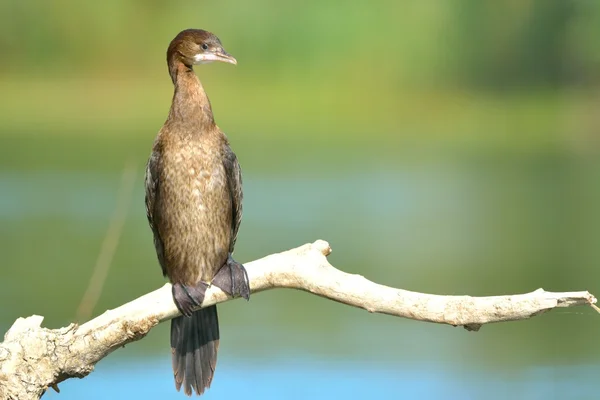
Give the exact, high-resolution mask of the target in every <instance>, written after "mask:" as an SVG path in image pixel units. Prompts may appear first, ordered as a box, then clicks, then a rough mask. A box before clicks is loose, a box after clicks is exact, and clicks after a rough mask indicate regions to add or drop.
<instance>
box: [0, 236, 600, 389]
mask: <svg viewBox="0 0 600 400" xmlns="http://www.w3.org/2000/svg"><path fill="white" fill-rule="evenodd" d="M330 252H331V249H330V247H329V244H328V243H327V242H324V241H322V240H318V241H316V242H315V243H313V244H306V245H304V246H301V247H298V248H296V249H292V250H289V251H285V252H283V253H278V254H273V255H270V256H267V257H265V258H262V259H260V260H257V261H253V262H250V263H247V264H245V267H246V269H247V271H248V277H249V279H250V287H251V291H252V293H257V292H261V291H263V290H268V289H273V288H293V289H300V290H304V291H306V292H310V293H313V294H316V295H318V296H321V297H325V298H328V299H331V300H335V301H338V302H340V303H343V304H348V305H351V306H354V307H359V308H363V309H365V310H367V311H369V312H377V313H383V314H389V315H394V316H398V317H404V318H410V319H415V320H419V321H428V322H436V323H441V324H449V325H453V326H459V325H461V326H464V327H465V328H467V329H468V330H478V329H479V328H480V327H481V325H483V324H487V323H491V322H501V321H513V320H519V319H527V318H530V317H533V316H535V315H538V314H541V313H544V312H546V311H549V310H552V309H553V308H556V307H572V306H577V305H590V304H594V303H595V302H596V299H595V297H594V296H592V295H591V294H590V293H589V292H585V291H583V292H566V293H552V292H546V291H544V290H543V289H538V290H536V291H534V292H531V293H527V294H518V295H509V296H493V297H471V296H438V295H431V294H424V293H417V292H409V291H406V290H401V289H395V288H391V287H388V286H383V285H378V284H376V283H373V282H371V281H369V280H367V279H365V278H364V277H362V276H360V275H351V274H347V273H344V272H342V271H340V270H337V269H336V268H334V267H333V266H332V265H331V264H329V262H328V261H327V258H326V256H327V255H329V253H330ZM228 300H231V298H230V297H228V296H227V295H226V294H225V293H224V292H222V291H221V290H220V289H218V288H216V287H214V286H213V287H211V288H210V289H209V290H208V291H207V293H206V298H205V301H204V303H203V305H202V306H203V307H206V306H210V305H213V304H217V303H222V302H225V301H228ZM178 315H180V314H179V311H178V310H177V308H176V307H175V304H174V303H173V300H172V295H171V285H170V284H166V285H164V286H163V287H162V288H160V289H158V290H155V291H153V292H151V293H148V294H146V295H144V296H142V297H140V298H138V299H136V300H133V301H131V302H129V303H127V304H125V305H123V306H121V307H119V308H116V309H114V310H108V311H106V312H105V313H104V314H102V315H100V316H98V317H96V318H94V319H93V320H91V321H89V322H87V323H85V324H83V325H81V326H77V325H75V324H71V325H70V326H68V327H66V328H61V329H55V330H50V329H46V328H41V327H40V325H41V323H42V320H43V318H42V317H39V316H32V317H29V318H26V319H23V318H19V319H18V320H17V321H16V322H15V323H14V324H13V326H12V327H11V328H10V330H9V331H8V332H7V333H6V335H5V337H4V342H3V343H0V399H21V400H26V399H38V398H40V396H41V395H42V394H43V393H44V391H45V390H46V389H47V388H48V387H55V388H56V385H57V384H58V383H60V382H62V381H63V380H65V379H68V378H71V377H84V376H86V375H87V374H89V373H90V372H91V371H92V370H93V369H94V365H95V364H96V363H97V362H98V361H100V360H101V359H102V358H104V357H106V356H107V355H108V354H109V353H111V352H112V351H113V350H116V349H118V348H120V347H122V346H123V345H124V344H126V343H129V342H132V341H135V340H139V339H141V338H143V337H144V336H145V335H146V334H147V333H148V332H149V331H150V329H152V328H153V327H154V326H156V325H157V324H159V323H160V322H163V321H166V320H169V319H171V318H173V317H176V316H178Z"/></svg>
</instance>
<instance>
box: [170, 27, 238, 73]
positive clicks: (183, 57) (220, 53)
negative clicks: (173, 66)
mask: <svg viewBox="0 0 600 400" xmlns="http://www.w3.org/2000/svg"><path fill="white" fill-rule="evenodd" d="M176 61H180V62H182V63H183V64H185V65H187V66H189V67H191V66H192V65H196V64H206V63H210V62H213V61H221V62H226V63H229V64H234V65H235V64H237V60H236V59H235V58H234V57H233V56H232V55H231V54H229V53H227V52H226V51H225V49H224V48H223V45H222V44H221V41H220V40H219V38H218V37H216V36H215V35H213V34H212V33H210V32H207V31H203V30H202V29H186V30H184V31H181V32H179V34H178V35H177V36H175V39H173V40H172V41H171V44H170V45H169V49H168V50H167V62H169V63H172V62H176Z"/></svg>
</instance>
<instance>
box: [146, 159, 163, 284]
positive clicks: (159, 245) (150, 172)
mask: <svg viewBox="0 0 600 400" xmlns="http://www.w3.org/2000/svg"><path fill="white" fill-rule="evenodd" d="M159 164H160V152H158V151H156V149H153V151H152V154H150V158H149V159H148V165H146V182H145V184H146V216H147V217H148V223H149V224H150V229H152V233H153V234H154V247H155V248H156V255H157V256H158V262H159V263H160V266H161V268H162V272H163V275H166V274H167V269H166V267H165V260H164V247H163V242H162V239H161V238H160V233H159V232H158V224H159V223H160V212H159V211H158V207H156V206H157V204H158V203H159V202H160V198H159V196H160V195H159V185H160V181H159V173H158V167H159Z"/></svg>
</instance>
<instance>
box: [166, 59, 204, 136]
mask: <svg viewBox="0 0 600 400" xmlns="http://www.w3.org/2000/svg"><path fill="white" fill-rule="evenodd" d="M169 73H170V74H171V79H172V80H173V84H174V85H175V93H174V94H173V102H172V104H171V110H170V111H169V117H168V119H167V121H170V122H171V123H177V124H182V125H184V126H185V127H189V128H190V129H186V131H187V132H189V133H190V134H194V133H196V134H201V133H203V132H205V131H207V130H208V129H210V128H212V127H214V125H215V120H214V118H213V113H212V108H211V106H210V100H209V99H208V96H207V95H206V92H205V91H204V88H203V87H202V83H200V80H199V79H198V77H197V76H196V74H195V73H194V70H193V69H192V68H191V67H188V66H186V65H184V64H183V63H181V62H179V63H176V64H175V65H169Z"/></svg>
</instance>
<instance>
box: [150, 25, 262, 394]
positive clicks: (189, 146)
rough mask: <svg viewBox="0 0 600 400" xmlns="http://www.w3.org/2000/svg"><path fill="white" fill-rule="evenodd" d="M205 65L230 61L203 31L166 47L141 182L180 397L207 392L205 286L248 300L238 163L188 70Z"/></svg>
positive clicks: (210, 324) (209, 342) (213, 312)
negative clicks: (166, 296)
mask: <svg viewBox="0 0 600 400" xmlns="http://www.w3.org/2000/svg"><path fill="white" fill-rule="evenodd" d="M211 62H223V63H229V64H233V65H236V64H237V60H236V59H235V58H234V57H233V56H232V55H230V54H229V53H227V52H226V51H225V49H224V48H223V45H222V44H221V41H220V40H219V38H218V37H217V36H215V35H214V34H212V33H210V32H208V31H205V30H202V29H186V30H183V31H181V32H180V33H179V34H178V35H177V36H175V38H174V39H173V40H172V41H171V43H170V44H169V47H168V49H167V65H168V69H169V75H170V76H171V80H172V81H173V85H174V94H173V99H172V103H171V108H170V110H169V114H168V117H167V120H166V121H165V123H164V125H163V127H162V128H161V129H160V131H159V132H158V134H157V136H156V138H155V140H154V143H153V145H152V151H151V153H150V157H149V159H148V163H147V166H146V177H145V192H146V195H145V203H146V214H147V217H148V222H149V225H150V228H151V230H152V233H153V237H154V247H155V249H156V254H157V258H158V262H159V264H160V266H161V269H162V272H163V275H164V276H166V277H168V279H169V280H170V282H171V283H172V296H173V301H174V303H175V305H176V306H177V308H178V309H179V311H180V312H181V314H182V315H181V316H179V317H176V318H174V319H172V320H171V338H170V340H171V353H172V366H173V375H174V378H175V387H176V389H177V391H180V389H181V387H183V391H184V393H185V394H186V395H188V396H191V395H192V391H193V392H195V393H196V394H197V395H201V394H202V393H204V391H205V390H206V389H207V388H209V387H210V385H211V382H212V379H213V376H214V371H215V367H216V363H217V350H218V347H219V322H218V316H217V307H216V305H213V306H209V307H206V308H201V309H199V310H196V309H197V307H199V306H200V305H201V304H202V301H203V300H204V296H205V292H206V289H207V288H208V287H210V286H211V285H215V286H217V287H219V288H220V289H222V290H223V291H224V292H226V293H228V294H229V295H231V296H233V297H238V296H241V297H244V298H245V299H246V300H248V299H249V297H250V285H249V280H248V274H247V272H246V269H245V268H244V266H243V265H242V264H240V263H238V262H237V261H235V260H234V259H233V256H232V253H233V250H234V246H235V243H236V238H237V233H238V229H239V227H240V223H241V221H242V199H243V192H242V173H241V169H240V164H239V162H238V159H237V157H236V155H235V153H234V152H233V151H232V149H231V147H230V145H229V140H228V138H227V136H225V134H224V133H223V132H222V131H221V129H220V128H219V127H218V126H217V125H216V123H215V120H214V117H213V112H212V107H211V103H210V100H209V99H208V96H207V94H206V92H205V91H204V88H203V86H202V83H201V82H200V80H199V79H198V77H197V76H196V73H195V72H194V65H199V64H206V63H211Z"/></svg>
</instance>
